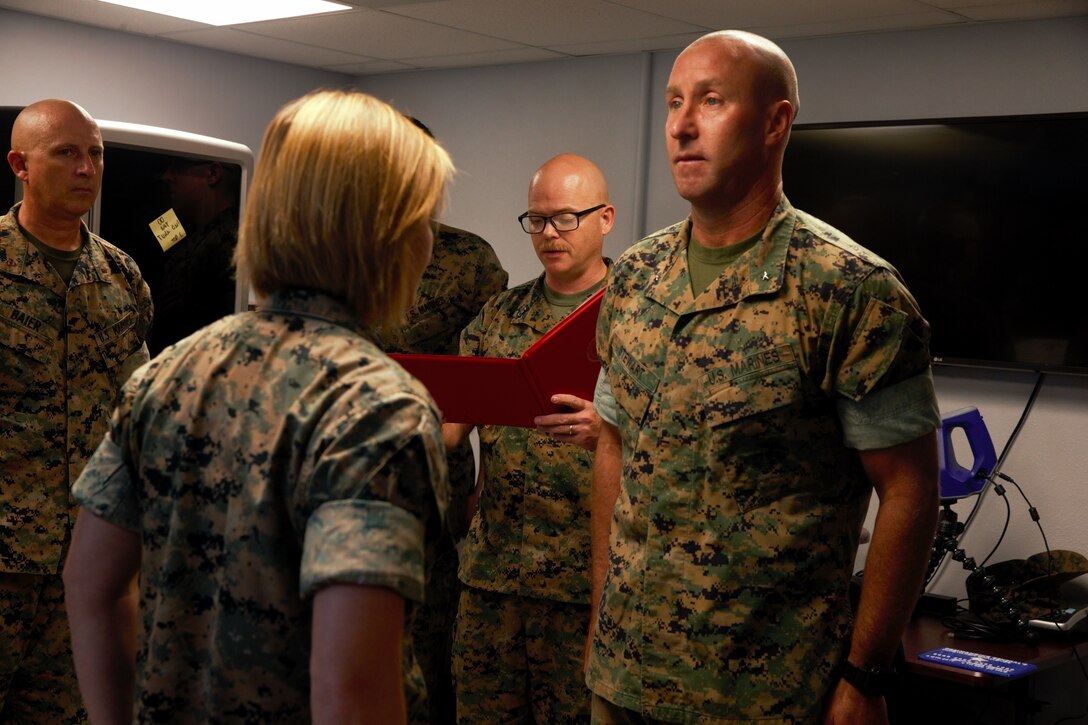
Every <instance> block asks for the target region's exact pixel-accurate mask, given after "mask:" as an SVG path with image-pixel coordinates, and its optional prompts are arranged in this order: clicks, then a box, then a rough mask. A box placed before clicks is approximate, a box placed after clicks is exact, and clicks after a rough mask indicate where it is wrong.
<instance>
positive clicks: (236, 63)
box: [0, 10, 354, 174]
mask: <svg viewBox="0 0 1088 725" xmlns="http://www.w3.org/2000/svg"><path fill="white" fill-rule="evenodd" d="M353 80H354V79H353V78H351V77H350V76H345V75H341V74H337V73H327V72H322V71H318V70H312V69H308V68H301V67H298V66H293V65H287V64H284V63H273V62H270V61H263V60H258V59H256V58H246V57H243V56H239V55H234V54H231V53H221V52H218V51H214V50H205V49H203V48H197V47H195V46H191V45H181V44H179V43H170V42H164V41H160V40H155V39H153V38H146V37H143V36H139V35H130V34H126V33H119V32H114V31H110V30H105V29H102V28H93V27H90V26H86V25H78V24H75V23H67V22H63V21H59V20H53V19H49V18H44V17H40V16H36V15H28V14H26V13H17V12H12V11H10V10H0V105H4V106H22V105H26V104H28V103H32V102H34V101H37V100H39V99H42V98H67V99H69V100H72V101H75V102H76V103H78V104H80V105H81V106H83V107H84V108H86V109H87V111H88V112H89V113H90V114H91V115H92V116H94V117H95V118H101V119H108V120H111V121H125V122H128V123H144V124H149V125H152V126H162V127H164V128H171V129H175V130H179V131H187V132H189V133H199V134H203V135H205V136H213V137H215V138H221V139H225V140H227V141H234V142H236V143H241V144H245V145H246V146H248V147H249V148H250V149H251V150H252V151H253V154H254V155H255V156H256V154H257V151H258V149H259V148H260V145H261V136H262V135H263V133H264V129H265V126H266V125H268V122H269V121H270V120H271V119H272V116H273V114H275V112H276V110H277V109H278V108H279V107H280V106H282V105H283V104H284V103H286V102H287V101H289V100H291V99H293V98H297V97H298V96H301V95H302V94H304V93H306V92H307V91H310V90H312V89H314V88H320V87H340V86H344V85H350V84H351V83H352V82H353ZM0 142H2V144H3V146H4V150H5V153H6V151H7V149H8V148H9V147H8V145H7V144H8V142H9V139H0ZM106 173H107V174H108V173H109V161H108V159H107V162H106Z"/></svg>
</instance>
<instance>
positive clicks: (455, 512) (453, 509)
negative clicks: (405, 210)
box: [375, 124, 509, 725]
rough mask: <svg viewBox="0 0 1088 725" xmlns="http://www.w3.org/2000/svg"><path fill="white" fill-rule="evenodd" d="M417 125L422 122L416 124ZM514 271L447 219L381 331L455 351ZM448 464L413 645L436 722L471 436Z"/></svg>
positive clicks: (451, 718)
mask: <svg viewBox="0 0 1088 725" xmlns="http://www.w3.org/2000/svg"><path fill="white" fill-rule="evenodd" d="M417 125H418V124H417ZM508 279H509V277H508V275H507V274H506V270H504V269H503V268H502V264H501V263H500V262H499V258H498V257H497V256H496V255H495V250H494V249H492V248H491V245H490V244H488V243H487V241H485V240H484V239H483V238H482V237H480V236H478V235H476V234H473V233H472V232H466V231H464V230H462V229H455V228H454V227H450V226H446V225H445V224H440V225H439V227H438V233H437V234H436V235H435V242H434V250H433V252H432V253H431V262H430V264H428V265H427V269H425V270H424V271H423V280H422V282H420V284H419V294H418V299H417V300H416V303H415V304H414V305H413V306H412V309H410V310H409V311H408V319H407V321H406V322H405V324H404V326H403V327H402V328H399V329H398V330H396V331H394V332H386V333H384V334H382V333H378V334H376V335H375V339H376V340H377V342H378V344H379V345H380V346H381V348H382V349H383V350H384V351H385V352H388V353H422V354H429V355H456V354H457V353H458V344H459V340H460V337H461V331H462V330H463V329H464V328H465V326H466V325H467V324H468V323H469V322H470V321H471V320H472V318H474V317H475V316H476V314H477V313H478V312H479V311H480V308H481V307H483V305H484V303H485V302H486V301H487V300H488V298H490V297H491V296H492V295H495V294H498V293H499V292H502V291H503V290H505V289H506V282H507V280H508ZM446 459H447V463H448V465H449V480H450V508H449V511H448V512H447V515H446V527H445V529H444V530H443V531H442V534H441V536H440V538H439V539H438V540H437V542H436V545H435V546H434V550H433V551H432V552H428V556H429V558H431V559H433V563H432V565H431V569H430V573H429V576H428V580H427V597H426V599H425V600H424V602H423V604H422V605H421V606H420V607H419V608H418V609H417V610H416V613H415V616H414V619H413V622H412V646H413V648H414V649H415V653H416V659H417V660H418V661H419V666H420V667H421V668H422V670H423V678H424V680H425V681H426V683H427V701H428V703H429V709H430V717H429V722H430V723H431V725H445V724H449V725H452V723H454V722H456V706H455V703H454V696H453V679H452V674H451V670H450V668H451V666H452V663H451V652H450V650H451V647H452V645H453V624H454V620H455V619H456V617H457V599H458V596H459V595H460V592H461V583H460V581H459V580H458V578H457V565H458V557H457V549H456V547H455V542H456V541H459V540H460V539H462V538H463V537H464V535H465V530H466V526H467V523H466V522H467V519H468V515H469V512H468V510H467V509H468V500H469V496H470V495H471V494H472V489H473V487H474V486H475V483H476V463H475V460H474V459H473V455H472V447H471V446H469V445H467V444H464V445H460V446H458V447H456V448H454V449H452V450H450V451H447V452H446Z"/></svg>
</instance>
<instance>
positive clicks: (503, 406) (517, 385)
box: [389, 289, 604, 428]
mask: <svg viewBox="0 0 1088 725" xmlns="http://www.w3.org/2000/svg"><path fill="white" fill-rule="evenodd" d="M603 294H604V290H603V289H602V290H599V291H598V292H595V293H594V294H593V295H592V296H591V297H590V298H589V299H587V300H586V301H585V302H583V303H582V304H581V305H579V306H578V308H577V309H575V310H574V311H573V312H571V313H570V314H569V315H567V316H566V317H564V318H563V319H562V320H561V321H560V322H559V324H557V325H556V326H555V327H553V328H552V329H550V330H548V332H547V334H545V335H544V337H542V338H540V339H539V340H537V341H536V342H535V343H533V345H532V346H531V347H530V348H529V349H528V350H526V351H525V352H524V353H523V354H522V356H521V357H519V358H502V357H462V356H458V355H404V354H398V355H390V356H389V357H391V358H393V359H394V360H396V361H397V362H398V363H400V365H401V366H402V367H403V368H404V369H405V370H407V371H408V372H409V373H411V374H412V375H414V376H415V377H417V378H419V380H420V381H421V382H422V383H423V384H424V385H425V386H427V390H429V391H430V393H431V396H432V397H433V398H434V400H435V402H436V403H437V404H438V408H439V410H441V411H442V419H443V421H445V422H446V423H474V424H476V425H512V426H519V427H522V428H534V427H535V424H534V423H533V418H535V417H536V416H538V415H548V414H550V413H560V412H562V411H563V410H564V408H563V407H562V406H558V405H553V404H552V402H551V397H552V396H553V395H555V394H556V393H567V394H569V395H576V396H578V397H579V398H584V399H585V400H593V389H594V387H596V384H597V375H598V373H599V372H600V370H601V361H600V358H598V357H597V345H596V330H597V312H598V311H599V310H600V307H601V296H602V295H603Z"/></svg>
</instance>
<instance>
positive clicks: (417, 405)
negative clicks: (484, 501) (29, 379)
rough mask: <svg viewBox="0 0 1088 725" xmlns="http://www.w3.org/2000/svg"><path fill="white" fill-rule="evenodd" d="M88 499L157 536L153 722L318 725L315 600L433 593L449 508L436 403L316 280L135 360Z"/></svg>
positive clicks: (146, 624) (86, 491)
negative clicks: (344, 592) (370, 592)
mask: <svg viewBox="0 0 1088 725" xmlns="http://www.w3.org/2000/svg"><path fill="white" fill-rule="evenodd" d="M75 494H76V496H77V498H78V499H79V501H80V503H81V504H83V505H84V506H85V507H87V508H88V509H90V510H91V511H92V512H93V513H95V514H97V515H98V516H100V517H102V518H104V519H107V520H109V521H111V522H113V523H114V524H117V525H119V526H122V527H124V528H127V529H130V530H133V531H138V532H140V534H141V536H142V539H143V559H142V563H141V576H140V599H141V606H140V611H141V615H142V619H141V626H140V630H139V639H138V645H137V707H138V714H139V717H140V719H141V721H142V722H159V721H165V720H171V721H173V720H177V719H179V718H180V719H181V720H184V721H192V722H213V721H216V718H217V717H218V718H227V717H228V715H229V717H230V718H233V719H234V720H237V721H239V722H241V721H245V722H307V721H308V719H309V715H308V713H309V676H308V660H309V650H310V617H311V597H312V596H313V594H314V592H315V591H317V590H318V589H320V588H321V587H323V586H326V585H328V584H330V583H353V584H363V585H374V586H383V587H388V588H391V589H393V590H394V591H396V592H398V593H400V594H401V595H403V596H404V597H406V598H407V599H410V600H420V599H421V598H422V596H423V582H424V571H423V549H424V540H423V539H424V530H425V528H427V525H428V523H429V522H431V521H432V519H434V517H437V516H439V515H440V511H441V510H443V509H444V508H445V505H446V502H447V500H448V491H447V485H446V465H445V459H444V457H443V455H442V442H441V435H440V423H439V419H438V414H437V411H436V410H435V408H434V404H433V402H432V401H431V399H430V396H429V395H428V394H427V392H426V391H425V390H424V389H423V388H422V386H421V385H420V384H419V383H418V382H417V381H415V380H414V379H412V378H410V377H409V376H408V375H407V374H406V373H405V372H404V371H403V370H401V368H400V367H399V366H397V365H394V364H392V362H391V361H390V360H389V359H388V358H387V357H386V356H385V355H384V354H383V353H381V352H380V351H379V350H378V349H377V347H376V346H374V344H373V343H371V342H370V341H368V340H367V339H365V338H364V337H363V336H362V334H361V330H360V329H359V328H358V326H357V324H356V323H355V322H354V320H353V317H352V315H351V314H350V312H349V310H348V309H347V308H346V307H344V306H343V305H341V304H340V303H338V302H336V301H334V300H332V299H331V298H328V297H326V296H324V295H321V294H319V293H314V292H302V291H298V292H293V293H284V294H278V295H274V296H273V297H272V298H271V299H270V300H269V301H268V304H267V305H266V306H265V307H263V308H262V309H261V310H260V311H258V312H245V313H241V314H237V315H233V316H230V317H227V318H224V319H222V320H220V321H218V322H215V323H213V324H212V325H211V326H209V327H206V328H204V329H203V330H202V331H200V332H198V333H196V334H195V335H193V336H191V337H189V338H186V339H185V340H183V341H181V342H180V343H179V344H178V345H176V346H174V347H171V348H168V349H167V350H166V351H164V352H163V353H162V354H161V355H159V356H158V357H156V358H155V359H154V360H153V361H152V362H151V363H150V364H149V365H147V366H145V367H143V368H141V369H140V370H139V371H137V373H136V374H135V375H134V376H133V378H132V379H131V380H130V381H129V383H128V384H127V385H126V386H125V389H124V395H123V399H122V401H121V404H120V406H119V407H118V409H117V411H116V412H115V413H114V417H113V420H112V421H111V424H110V434H109V437H108V438H107V439H106V440H105V441H104V442H103V444H102V446H101V447H99V449H98V450H97V451H96V452H95V455H94V457H93V459H92V460H91V462H90V463H89V464H88V466H87V468H86V470H85V471H84V473H83V475H82V476H81V477H80V479H79V481H78V482H77V484H76V486H75Z"/></svg>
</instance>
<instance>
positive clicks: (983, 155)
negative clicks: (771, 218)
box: [783, 113, 1088, 374]
mask: <svg viewBox="0 0 1088 725" xmlns="http://www.w3.org/2000/svg"><path fill="white" fill-rule="evenodd" d="M783 177H784V181H785V193H786V196H787V197H788V198H789V200H790V201H791V203H793V205H794V206H796V207H797V208H799V209H803V210H804V211H807V212H810V213H812V214H815V215H816V216H818V217H820V218H822V219H823V220H825V221H826V222H828V223H830V224H832V225H833V226H835V227H838V228H839V229H841V230H842V231H843V232H845V233H846V234H848V235H850V236H851V237H853V238H854V240H855V241H857V242H858V243H860V244H861V245H863V246H865V247H868V248H869V249H871V250H873V251H874V252H876V253H877V254H879V255H881V256H882V257H884V258H885V259H887V260H888V261H889V262H891V263H892V264H893V265H894V266H895V267H896V268H897V269H898V270H899V272H900V273H901V274H902V275H903V277H904V278H905V280H906V282H907V285H908V286H909V287H910V289H911V291H912V292H913V293H914V295H915V297H916V298H917V299H918V302H919V304H920V305H921V308H922V312H923V314H924V315H925V316H926V318H927V319H928V320H929V322H930V324H931V326H932V329H933V341H932V353H933V356H934V361H935V362H936V363H938V364H946V365H971V366H987V367H998V368H1011V369H1031V370H1044V371H1051V372H1067V373H1077V374H1088V319H1086V315H1085V312H1084V304H1083V299H1084V292H1083V287H1084V286H1085V284H1086V281H1085V279H1084V277H1083V275H1084V270H1085V269H1088V231H1086V227H1085V224H1084V222H1083V219H1082V214H1081V211H1080V210H1082V209H1083V208H1084V203H1085V202H1084V196H1085V191H1086V189H1088V185H1086V184H1088V182H1086V180H1088V113H1075V114H1057V115H1047V116H1010V117H999V118H992V117H986V118H955V119H939V120H918V121H902V122H876V123H849V124H834V125H798V126H796V127H795V128H794V130H793V133H792V135H791V139H790V143H789V146H788V148H787V149H786V159H785V165H784V169H783Z"/></svg>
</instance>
